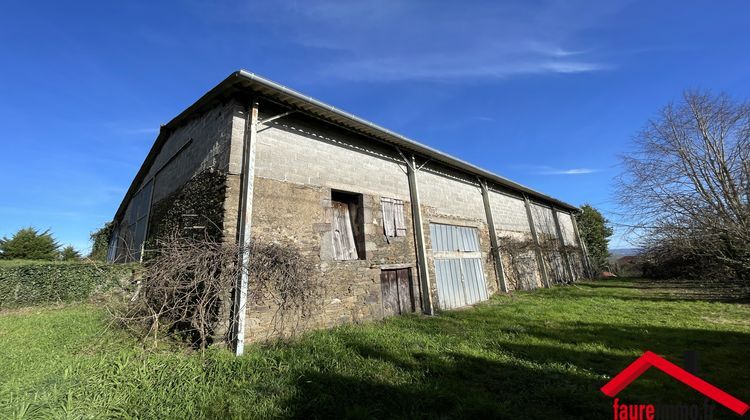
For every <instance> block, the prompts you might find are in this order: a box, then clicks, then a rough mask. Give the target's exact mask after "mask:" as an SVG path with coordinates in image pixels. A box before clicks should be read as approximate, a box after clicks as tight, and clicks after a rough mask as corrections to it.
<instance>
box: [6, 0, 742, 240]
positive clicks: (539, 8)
mask: <svg viewBox="0 0 750 420" xmlns="http://www.w3.org/2000/svg"><path fill="white" fill-rule="evenodd" d="M68 3H69V2H6V3H5V4H3V6H2V13H0V75H1V76H2V77H1V78H0V125H1V126H2V134H0V151H1V152H0V167H1V168H2V169H3V171H2V174H3V179H2V180H1V181H0V236H6V235H10V234H12V233H13V232H14V231H16V230H17V229H18V228H21V227H24V226H29V225H31V226H35V227H38V228H41V229H47V228H50V229H51V230H52V232H53V233H54V234H55V235H56V237H57V238H58V239H59V240H60V241H61V242H62V243H64V244H72V245H74V246H75V247H77V248H80V249H84V250H86V249H88V248H89V247H90V245H89V242H88V234H89V232H91V231H93V230H95V229H96V228H97V227H99V226H101V225H102V224H103V223H104V222H105V221H107V220H110V219H111V218H112V216H113V214H114V212H115V210H116V208H117V206H118V205H119V203H120V200H121V198H122V196H123V195H124V193H125V190H126V189H127V187H128V186H129V184H130V181H131V180H132V178H133V176H134V175H135V173H136V171H137V170H138V168H139V166H140V164H141V162H142V161H143V159H144V158H145V156H146V153H147V151H148V149H149V147H150V146H151V144H152V142H153V140H154V139H155V137H156V134H157V131H158V127H159V124H162V123H165V122H167V121H168V120H170V119H171V118H172V117H173V116H175V115H176V114H178V113H179V112H180V111H181V110H182V109H184V108H185V107H187V106H188V105H190V104H191V103H192V102H193V101H194V100H195V99H197V98H198V97H199V96H200V95H202V94H203V93H204V92H205V91H207V90H208V89H210V88H211V87H212V86H213V85H215V84H216V83H218V82H219V81H220V80H222V79H223V78H224V77H226V76H227V75H228V74H229V73H230V72H232V71H234V70H237V69H240V68H245V69H248V70H250V71H253V72H256V73H259V74H261V75H264V76H265V77H268V78H270V79H272V80H275V81H278V82H280V83H282V84H285V85H287V86H290V87H293V88H295V89H297V90H300V91H302V92H304V93H306V94H309V95H311V96H314V97H316V98H318V99H321V100H323V101H326V102H329V103H331V104H333V105H335V106H337V107H340V108H343V109H344V110H347V111H350V112H353V113H355V114H357V115H360V116H362V117H364V118H366V119H369V120H371V121H374V122H376V123H378V124H380V125H382V126H385V127H387V128H390V129H392V130H395V131H398V132H400V133H402V134H405V135H407V136H409V137H411V138H414V139H416V140H418V141H420V142H422V143H425V144H427V145H429V146H432V147H435V148H438V149H440V150H442V151H445V152H447V153H449V154H452V155H454V156H457V157H459V158H462V159H465V160H467V161H470V162H472V163H475V164H477V165H479V166H481V167H484V168H486V169H489V170H491V171H494V172H496V173H499V174H501V175H503V176H506V177H509V178H511V179H513V180H516V181H518V182H521V183H523V184H526V185H529V186H531V187H533V188H536V189H538V190H541V191H543V192H546V193H548V194H551V195H554V196H556V197H559V198H560V199H563V200H565V201H568V202H570V203H573V204H582V203H586V202H588V203H591V204H593V205H594V206H596V207H598V208H600V209H601V210H602V211H603V212H604V213H605V215H607V216H608V217H609V218H610V219H612V220H614V221H617V220H618V210H617V207H616V200H615V197H614V194H613V191H612V178H613V177H614V176H616V175H617V174H618V173H619V170H620V169H619V167H618V160H617V156H618V155H619V154H622V153H627V151H628V150H629V148H630V139H631V138H632V136H633V135H634V134H636V133H637V132H638V130H639V129H640V128H641V127H642V126H643V125H644V124H645V123H646V122H647V121H648V119H649V118H650V117H652V116H653V115H654V114H655V112H656V111H657V110H659V109H660V108H661V107H662V106H664V105H665V104H667V103H668V102H669V101H672V100H675V99H677V98H678V97H679V96H680V94H681V92H682V90H683V89H686V88H701V89H710V90H714V91H726V92H728V93H730V94H731V95H733V96H735V97H736V98H739V99H745V98H746V97H747V95H748V90H750V83H748V82H750V71H748V70H749V69H750V51H749V48H748V46H749V45H750V25H748V24H747V18H748V16H750V14H749V13H748V12H750V3H747V2H743V1H722V2H677V1H674V2H653V1H606V2H602V1H589V2H581V1H517V2H472V3H468V2H455V1H451V2H445V3H441V2H438V1H409V2H406V1H403V2H402V1H340V2H337V1H320V2H316V1H299V2H292V1H279V2H243V1H239V0H235V1H231V2H204V1H197V0H196V1H169V2H137V1H127V2H107V1H97V2H85V1H80V2H70V3H71V4H68ZM622 232H623V231H622V230H621V229H618V230H617V235H616V238H615V240H614V243H613V245H614V246H616V247H621V246H628V245H627V243H626V241H625V239H624V238H623V237H622V236H623V235H622Z"/></svg>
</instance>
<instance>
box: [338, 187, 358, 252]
mask: <svg viewBox="0 0 750 420" xmlns="http://www.w3.org/2000/svg"><path fill="white" fill-rule="evenodd" d="M331 207H332V220H331V227H332V231H333V254H334V258H335V259H337V260H357V259H359V260H364V259H365V217H364V211H363V198H362V194H354V193H347V192H343V191H331Z"/></svg>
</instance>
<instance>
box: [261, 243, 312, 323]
mask: <svg viewBox="0 0 750 420" xmlns="http://www.w3.org/2000/svg"><path fill="white" fill-rule="evenodd" d="M248 251H249V253H250V259H249V261H248V284H249V292H248V300H249V303H251V304H254V305H258V306H265V307H269V308H272V309H273V310H274V315H273V319H272V323H273V332H274V333H275V334H276V335H281V336H284V335H294V334H295V333H296V332H298V331H301V330H303V329H304V326H305V323H306V322H307V321H308V320H309V319H310V317H311V315H312V314H313V312H314V311H315V309H317V308H318V307H319V306H320V304H321V303H322V300H323V294H324V289H323V287H322V282H321V281H320V278H319V277H318V276H316V275H315V273H314V264H313V263H312V261H310V260H309V259H307V258H305V257H303V256H302V255H301V253H300V250H299V249H298V248H297V247H296V246H294V245H291V244H281V243H276V242H262V241H253V242H251V243H249V244H248Z"/></svg>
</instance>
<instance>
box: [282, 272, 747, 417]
mask: <svg viewBox="0 0 750 420" xmlns="http://www.w3.org/2000/svg"><path fill="white" fill-rule="evenodd" d="M683 286H685V285H684V284H683V283H681V282H673V283H669V284H666V283H660V284H658V285H653V284H651V283H650V282H646V281H643V282H640V281H636V282H635V283H632V282H628V283H622V282H616V281H602V282H595V283H585V284H581V285H578V286H577V287H581V288H587V287H588V288H591V289H592V291H593V289H596V290H597V291H596V292H593V293H589V294H588V295H586V296H585V297H587V298H605V299H607V298H617V299H625V300H643V301H647V300H675V301H688V302H687V303H686V304H689V301H690V300H707V301H717V300H722V301H727V299H731V296H727V293H726V292H727V291H726V290H722V288H721V287H720V286H717V287H718V290H719V291H718V292H716V293H715V295H714V296H716V298H711V294H708V295H707V294H706V293H703V292H701V293H696V294H695V295H692V294H691V289H690V287H694V285H689V286H690V287H686V288H683ZM607 288H611V289H612V291H611V293H610V292H608V291H603V290H602V289H607ZM617 289H620V292H618V290H617ZM622 289H636V290H635V291H630V292H623V290H622ZM637 289H643V290H648V292H646V293H644V294H643V295H642V296H641V295H638V294H637V293H638V292H637ZM662 290H666V291H665V292H664V293H665V296H661V295H656V296H654V294H655V293H661V291H662ZM544 293H551V294H550V295H548V296H545V297H544V298H545V299H548V298H556V297H557V296H555V294H558V293H559V294H560V296H559V297H560V298H569V299H578V298H581V299H583V298H584V293H582V292H579V291H576V290H575V288H560V289H558V290H550V291H544ZM711 293H713V292H711ZM732 293H734V292H730V293H729V294H730V295H731V294H732ZM543 302H544V301H543ZM534 304H536V305H544V303H541V304H540V303H539V302H536V303H534ZM561 310H562V309H561ZM624 310H628V311H638V310H640V309H639V308H638V307H628V308H626V309H624ZM648 311H650V312H647V313H644V314H643V316H644V322H643V324H642V325H639V324H638V323H637V322H636V321H632V320H631V321H630V323H627V322H628V321H623V322H622V323H606V320H602V322H600V323H597V322H592V321H595V320H597V319H598V318H597V316H596V314H586V315H582V318H581V321H575V320H569V319H565V318H556V319H549V320H547V319H544V318H541V317H540V316H536V315H533V313H532V314H529V313H519V312H517V311H515V310H514V307H513V305H512V304H511V305H507V306H505V305H503V304H500V305H496V306H492V305H490V306H486V307H480V308H476V309H474V310H467V311H458V312H448V313H445V314H444V315H443V316H437V317H430V318H422V317H406V318H402V319H393V320H390V321H388V323H387V330H388V332H389V334H392V336H391V337H392V338H391V339H389V340H385V341H384V340H383V339H382V337H381V338H377V337H372V336H369V335H367V334H366V333H362V332H358V330H340V331H337V332H336V335H337V339H338V340H339V342H341V343H343V345H344V346H345V347H346V348H347V349H349V350H351V351H353V352H354V353H355V354H356V355H357V358H358V359H359V360H362V359H364V360H367V361H370V362H371V363H372V364H369V365H368V366H370V367H369V369H370V371H369V372H364V373H363V374H358V373H359V372H358V371H357V370H351V369H349V370H346V369H343V370H342V371H341V372H337V371H331V370H327V369H325V368H323V369H316V368H315V367H310V368H307V369H305V370H303V371H301V372H300V373H299V379H298V380H297V381H296V383H295V388H296V392H295V393H293V396H292V397H291V398H290V399H288V400H287V401H285V403H284V405H285V407H287V409H288V411H287V413H288V414H289V415H291V416H294V417H298V418H323V417H334V418H339V417H347V418H407V417H408V418H464V417H479V418H514V419H517V418H524V419H533V418H546V419H557V418H610V417H611V409H612V408H611V404H612V400H611V399H610V398H608V397H606V396H604V395H603V394H602V393H601V392H600V391H599V388H600V387H601V386H602V385H604V383H606V382H607V381H608V379H609V378H611V377H612V376H614V375H616V374H617V373H618V372H619V371H620V370H622V369H623V368H625V367H626V366H628V365H629V364H630V363H632V362H633V361H634V360H635V359H636V358H637V357H638V356H639V355H640V354H642V352H643V351H645V350H652V351H654V352H656V353H658V354H660V355H663V356H665V357H666V358H667V359H668V360H670V361H672V362H673V363H675V364H678V365H682V364H683V354H684V352H685V351H686V350H695V351H697V352H698V354H699V355H700V370H699V376H700V377H702V378H703V379H705V380H707V381H709V382H711V383H713V384H715V385H716V386H718V387H720V388H722V389H725V390H727V391H728V392H730V393H731V394H733V395H735V396H737V397H738V398H740V399H743V400H748V399H750V369H748V367H747V366H746V364H742V363H738V360H737V359H738V356H739V355H741V354H744V353H743V352H744V351H745V350H746V349H747V348H748V347H750V334H749V333H746V332H735V331H726V330H719V329H711V324H706V328H705V329H700V328H677V327H669V326H660V325H653V324H658V322H671V318H670V317H669V316H667V315H664V316H661V317H660V318H659V319H657V320H651V319H648V318H647V317H654V316H659V314H660V312H659V310H658V309H655V308H653V307H651V308H649V309H648ZM631 315H632V314H631ZM610 319H611V318H610ZM631 319H632V316H631ZM373 365H374V366H377V367H376V368H373V367H372V366H373ZM379 368H380V369H382V372H383V373H382V374H381V375H378V374H373V369H374V371H375V372H378V369H379ZM344 372H345V373H344ZM385 372H390V373H391V374H392V375H393V376H392V377H391V376H385V377H384V375H387V374H386V373H385ZM394 372H395V373H394ZM619 397H621V398H623V401H629V402H638V403H670V404H672V403H687V404H702V403H703V402H704V401H705V398H704V397H703V396H701V395H700V394H698V393H697V392H695V391H693V390H691V389H689V388H687V387H686V386H684V385H683V384H681V383H679V382H677V381H675V380H674V379H672V378H670V377H668V376H667V375H665V374H664V373H662V372H660V371H658V370H655V369H651V370H649V371H648V372H646V374H644V375H643V376H642V377H641V378H639V379H638V380H637V381H635V382H634V383H633V384H632V385H631V386H630V387H628V388H627V389H626V390H624V391H623V392H622V393H621V394H620V395H619ZM716 418H733V415H732V414H731V413H730V412H729V411H728V410H725V409H723V408H721V407H720V408H719V410H718V411H717V417H716Z"/></svg>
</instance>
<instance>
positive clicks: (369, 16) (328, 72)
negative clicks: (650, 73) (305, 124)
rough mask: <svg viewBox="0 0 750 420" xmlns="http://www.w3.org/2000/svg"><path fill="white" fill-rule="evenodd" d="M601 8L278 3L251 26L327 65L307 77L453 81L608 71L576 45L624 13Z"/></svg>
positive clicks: (591, 49)
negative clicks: (279, 37)
mask: <svg viewBox="0 0 750 420" xmlns="http://www.w3.org/2000/svg"><path fill="white" fill-rule="evenodd" d="M601 3H605V4H599V3H593V4H592V3H581V2H576V1H556V0H543V1H542V2H541V3H534V4H533V5H532V4H528V3H526V2H518V3H515V4H514V3H509V2H490V3H482V4H477V3H455V2H454V3H441V4H440V5H439V6H437V5H436V4H435V3H433V2H428V1H410V2H403V1H397V0H381V1H357V0H352V1H347V2H340V1H332V0H328V1H318V2H313V3H307V2H305V3H298V2H295V1H286V2H281V3H276V2H275V3H274V8H272V9H263V10H262V11H259V9H257V8H254V9H253V13H254V15H255V16H256V18H255V19H256V20H255V22H256V23H257V24H260V25H268V26H270V27H271V29H273V30H274V32H275V33H284V34H285V35H286V36H287V37H288V41H290V42H292V43H296V44H298V45H300V46H302V47H305V48H309V49H310V50H311V51H312V53H315V51H317V54H318V58H320V57H323V56H324V57H325V59H324V60H318V59H316V60H315V61H316V62H317V63H318V64H312V65H311V68H308V69H306V70H308V72H307V74H308V75H309V74H313V75H317V76H318V77H319V78H321V79H323V78H325V79H326V80H330V79H331V78H332V77H336V78H339V79H347V80H356V81H386V82H387V81H402V80H406V81H422V80H424V81H443V82H452V81H467V80H468V81H471V80H486V79H504V78H509V77H514V76H519V75H540V74H573V73H589V72H597V71H602V70H607V69H611V68H613V67H614V64H613V63H610V62H607V61H605V59H604V54H598V53H597V49H596V47H597V46H596V45H583V44H584V42H587V43H591V41H584V40H582V33H583V32H584V31H586V30H589V29H591V28H595V27H597V26H598V25H603V24H605V23H603V22H604V21H605V18H606V17H608V16H609V15H612V14H614V13H615V12H616V11H618V10H619V8H621V7H622V2H621V1H613V2H601ZM269 14H272V17H271V18H268V15H269ZM279 16H283V19H281V18H279ZM320 63H322V64H320ZM310 71H311V72H310Z"/></svg>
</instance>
